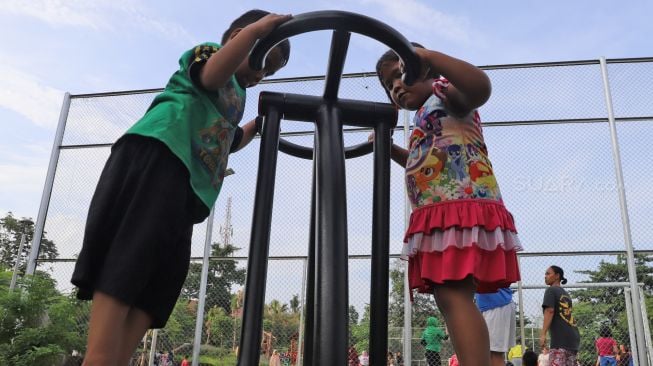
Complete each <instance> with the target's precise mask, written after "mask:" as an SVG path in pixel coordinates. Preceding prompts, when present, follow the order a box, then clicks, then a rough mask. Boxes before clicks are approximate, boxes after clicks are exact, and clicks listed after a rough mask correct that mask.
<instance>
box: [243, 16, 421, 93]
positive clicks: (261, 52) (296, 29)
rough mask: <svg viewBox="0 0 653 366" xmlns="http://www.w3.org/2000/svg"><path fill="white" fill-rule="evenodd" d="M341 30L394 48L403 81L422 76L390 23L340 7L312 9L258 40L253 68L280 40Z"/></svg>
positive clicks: (416, 61)
mask: <svg viewBox="0 0 653 366" xmlns="http://www.w3.org/2000/svg"><path fill="white" fill-rule="evenodd" d="M328 29H333V30H339V31H346V32H354V33H359V34H362V35H365V36H368V37H370V38H373V39H376V40H377V41H379V42H381V43H383V44H385V45H386V46H388V47H390V48H391V49H392V50H394V51H395V52H396V53H397V55H398V56H399V58H401V60H402V61H403V63H404V75H403V80H404V82H405V83H406V84H407V85H412V84H413V83H414V82H415V81H416V80H417V78H418V77H419V73H420V68H421V63H420V59H419V56H417V54H416V53H415V49H414V48H413V46H412V45H411V44H410V42H409V41H408V40H407V39H406V38H405V37H404V36H403V35H401V33H399V32H397V31H396V30H395V29H394V28H392V27H390V26H389V25H387V24H385V23H383V22H380V21H378V20H376V19H374V18H370V17H367V16H364V15H360V14H356V13H350V12H347V11H338V10H323V11H313V12H308V13H303V14H298V15H296V16H294V17H293V18H292V19H290V20H289V21H287V22H285V23H283V24H281V25H280V26H279V27H278V28H276V29H275V30H273V31H272V32H271V33H270V34H268V36H267V37H265V38H263V39H261V40H259V41H258V43H257V44H256V46H254V49H253V50H252V52H251V54H250V58H249V65H250V67H251V68H252V69H254V70H262V69H263V67H264V66H265V58H266V56H267V54H268V52H270V50H272V49H273V48H274V46H276V45H277V44H279V43H280V42H282V41H283V40H285V39H287V38H290V37H292V36H295V35H298V34H302V33H308V32H313V31H318V30H328Z"/></svg>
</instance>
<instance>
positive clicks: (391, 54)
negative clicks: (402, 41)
mask: <svg viewBox="0 0 653 366" xmlns="http://www.w3.org/2000/svg"><path fill="white" fill-rule="evenodd" d="M410 44H412V45H413V47H417V48H424V46H422V45H421V44H419V43H417V42H410ZM388 61H399V56H397V54H396V53H395V51H393V50H387V51H385V53H384V54H383V55H381V57H379V60H378V61H377V62H376V76H377V77H378V78H379V82H380V83H381V87H382V88H383V90H385V94H386V95H387V96H388V99H390V102H392V97H391V96H390V91H389V90H388V89H386V87H385V85H384V84H383V79H382V78H381V66H383V63H384V62H388ZM434 77H437V76H434Z"/></svg>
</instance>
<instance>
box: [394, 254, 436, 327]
mask: <svg viewBox="0 0 653 366" xmlns="http://www.w3.org/2000/svg"><path fill="white" fill-rule="evenodd" d="M390 283H391V287H390V304H389V305H388V322H389V324H390V326H393V327H403V326H404V261H402V260H399V259H397V260H396V261H395V262H394V263H393V264H392V266H391V268H390ZM411 305H412V306H411V311H412V319H413V320H412V324H413V328H415V327H423V326H424V324H426V318H428V317H429V316H434V315H435V314H439V313H440V311H439V310H438V307H437V305H436V304H435V300H434V299H433V296H431V295H427V296H414V297H413V301H412V304H411Z"/></svg>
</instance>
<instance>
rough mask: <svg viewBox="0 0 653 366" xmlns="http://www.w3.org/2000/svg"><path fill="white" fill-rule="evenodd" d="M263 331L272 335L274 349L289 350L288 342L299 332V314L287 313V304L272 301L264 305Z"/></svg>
mask: <svg viewBox="0 0 653 366" xmlns="http://www.w3.org/2000/svg"><path fill="white" fill-rule="evenodd" d="M264 313H265V314H264V320H263V329H264V330H265V331H266V332H270V333H272V336H273V337H274V341H275V343H274V348H278V349H289V348H290V341H291V339H292V337H293V336H294V335H296V334H297V333H298V332H299V314H300V313H299V312H296V313H293V312H290V311H289V307H288V304H283V303H281V302H280V301H279V300H272V301H270V303H269V304H266V305H265V309H264Z"/></svg>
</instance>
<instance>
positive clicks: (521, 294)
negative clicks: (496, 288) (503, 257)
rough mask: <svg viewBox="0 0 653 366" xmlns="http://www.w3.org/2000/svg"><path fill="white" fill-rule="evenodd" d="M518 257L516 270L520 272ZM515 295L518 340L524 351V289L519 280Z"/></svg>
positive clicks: (518, 258)
mask: <svg viewBox="0 0 653 366" xmlns="http://www.w3.org/2000/svg"><path fill="white" fill-rule="evenodd" d="M520 262H521V261H520V257H517V268H520V272H521V263H520ZM517 295H518V298H519V338H520V339H521V342H520V344H521V347H522V349H526V333H525V330H524V289H523V288H522V282H521V280H520V281H518V282H517Z"/></svg>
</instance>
